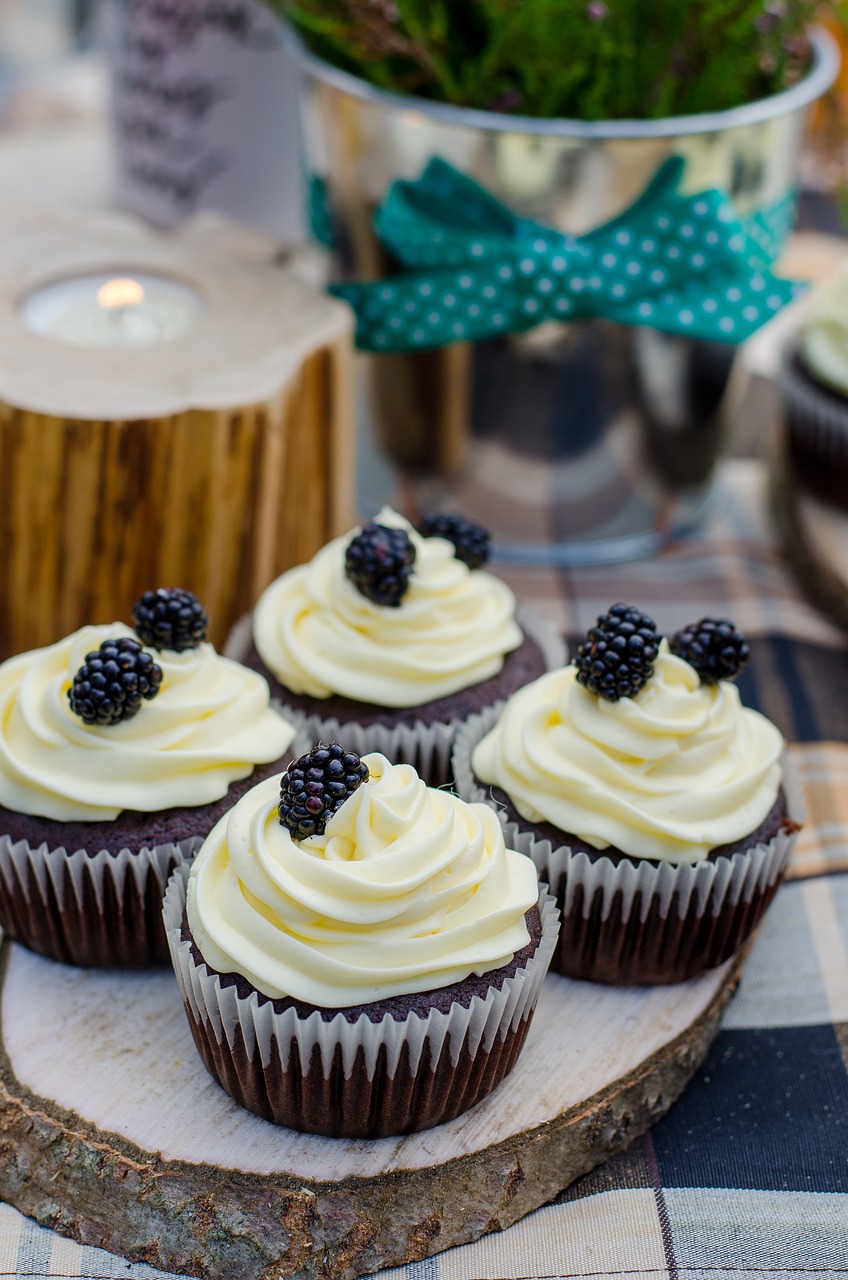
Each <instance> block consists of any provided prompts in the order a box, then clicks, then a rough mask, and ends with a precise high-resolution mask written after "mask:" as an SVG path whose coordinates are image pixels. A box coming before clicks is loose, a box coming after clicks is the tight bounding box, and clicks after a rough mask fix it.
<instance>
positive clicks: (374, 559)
mask: <svg viewBox="0 0 848 1280" xmlns="http://www.w3.org/2000/svg"><path fill="white" fill-rule="evenodd" d="M414 563H415V547H414V546H413V545H412V543H411V541H410V539H409V534H408V533H407V532H406V530H405V529H389V528H387V527H386V525H383V524H374V523H371V524H366V525H365V526H364V528H363V530H362V532H361V533H358V534H357V535H356V537H355V538H354V539H353V540H352V541H351V542H349V543H348V546H347V550H346V551H345V573H346V574H347V576H348V578H350V580H351V582H352V583H353V585H354V586H355V587H356V589H357V591H358V592H359V593H360V595H363V596H365V597H366V599H368V600H372V601H373V602H374V604H384V605H389V606H391V607H392V608H397V606H398V605H399V604H400V602H401V600H402V599H403V596H404V592H405V591H406V588H407V587H408V585H409V575H410V573H411V572H412V566H413V564H414Z"/></svg>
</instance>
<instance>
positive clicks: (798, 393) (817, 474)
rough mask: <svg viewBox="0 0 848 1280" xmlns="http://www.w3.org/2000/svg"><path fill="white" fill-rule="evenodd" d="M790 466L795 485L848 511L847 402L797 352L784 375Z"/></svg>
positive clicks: (787, 362) (786, 362)
mask: <svg viewBox="0 0 848 1280" xmlns="http://www.w3.org/2000/svg"><path fill="white" fill-rule="evenodd" d="M779 383H780V390H781V393H782V396H783V416H784V421H785V425H786V434H787V446H788V449H787V451H788V456H789V466H790V470H791V473H792V475H793V476H794V478H795V480H796V481H798V482H799V483H800V484H801V485H802V486H803V487H804V488H806V489H808V490H809V492H810V493H813V494H815V496H816V497H818V498H821V499H822V500H823V501H824V502H828V503H830V504H831V505H832V506H836V507H840V508H841V509H842V510H843V511H844V510H848V399H846V397H845V396H843V395H840V393H839V392H838V391H835V390H832V389H831V388H830V387H826V386H824V384H823V383H820V382H818V381H816V379H815V378H814V377H813V376H812V374H810V373H809V372H808V371H807V368H806V366H805V365H804V362H803V360H802V359H801V357H800V355H799V354H798V353H797V352H790V353H788V354H787V356H786V358H785V359H784V362H783V365H782V367H781V370H780V378H779Z"/></svg>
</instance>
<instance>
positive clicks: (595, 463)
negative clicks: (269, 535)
mask: <svg viewBox="0 0 848 1280" xmlns="http://www.w3.org/2000/svg"><path fill="white" fill-rule="evenodd" d="M813 48H814V60H813V65H812V66H811V68H810V71H809V72H808V74H807V76H806V77H805V78H804V79H803V80H802V81H800V82H799V83H798V84H796V85H795V86H793V87H792V88H791V89H789V90H786V91H785V92H783V93H780V94H776V95H774V96H773V97H770V98H766V99H762V100H760V101H757V102H752V103H749V104H747V105H745V106H742V107H737V108H734V109H733V110H728V111H723V112H717V113H715V114H711V115H697V116H688V117H677V118H669V119H664V120H651V121H638V120H619V121H601V122H592V123H587V122H581V121H577V120H534V119H529V118H525V117H515V116H509V117H506V116H503V115H498V114H494V113H487V112H481V111H473V110H465V109H460V108H455V107H451V106H448V105H446V104H443V103H434V102H427V101H424V100H422V99H418V98H407V97H403V96H399V95H394V94H391V93H385V92H382V91H380V90H378V89H375V88H373V87H372V86H371V85H368V84H366V83H365V82H363V81H361V80H359V79H357V78H356V77H353V76H351V75H348V74H346V73H345V72H343V71H340V70H338V69H337V68H335V67H332V66H329V65H327V64H326V63H323V62H321V61H319V60H318V59H316V58H314V57H313V56H312V55H310V54H309V53H307V52H306V51H305V50H303V49H302V48H300V47H298V56H299V62H300V66H301V69H302V82H303V107H304V112H303V118H304V132H305V153H306V163H307V169H308V175H309V178H310V181H311V183H312V187H313V190H317V191H319V192H321V193H322V194H323V196H324V197H325V199H326V205H325V207H324V208H323V210H322V212H323V214H324V215H325V216H326V218H327V219H328V222H327V226H328V228H330V229H331V230H332V236H333V245H334V259H335V267H334V269H335V273H336V278H338V279H342V280H345V279H348V280H349V279H376V278H379V277H381V276H384V275H386V274H389V273H390V272H391V271H392V270H393V269H394V264H393V263H392V262H391V260H390V259H388V257H387V255H386V252H385V250H384V249H383V248H382V247H381V246H380V244H379V242H378V240H377V238H376V236H375V234H374V231H373V226H372V219H373V215H374V212H375V210H376V208H377V207H378V205H379V204H380V202H381V201H382V200H383V198H384V196H385V195H386V192H387V190H388V188H389V186H390V184H391V183H392V182H393V181H394V180H395V179H397V178H415V177H417V176H418V175H419V174H420V173H421V172H422V170H423V168H424V166H425V164H426V163H427V162H428V161H429V160H430V159H432V158H433V157H440V158H442V159H443V160H446V161H448V162H449V163H450V164H452V165H453V166H455V167H456V168H458V169H459V170H461V171H462V172H463V173H464V174H467V175H469V176H470V177H472V178H473V179H475V180H476V181H477V182H479V183H480V184H482V185H483V186H484V187H485V188H486V189H487V190H488V191H489V192H491V193H492V194H493V195H494V196H495V197H497V198H498V199H499V200H501V201H502V202H503V203H504V204H505V205H506V206H507V207H508V208H509V209H510V210H511V211H512V212H513V213H515V214H516V215H519V216H521V217H529V218H533V219H535V220H536V221H538V222H541V223H544V224H545V225H547V226H549V227H552V228H555V229H557V230H559V231H561V232H565V233H570V234H580V233H583V232H585V231H587V230H589V229H591V228H593V227H596V226H598V225H599V224H601V223H603V222H605V221H607V220H608V219H610V218H612V217H614V216H616V215H617V214H619V213H620V212H621V211H622V210H623V209H625V208H627V206H628V205H629V204H631V202H632V201H634V200H635V199H636V197H637V196H638V195H639V194H640V193H641V192H642V190H643V189H644V188H645V186H646V184H647V183H648V181H649V180H650V178H651V177H652V176H653V174H654V173H655V172H656V171H657V170H658V168H659V166H660V165H661V164H662V162H663V161H664V160H666V159H667V158H668V157H669V156H672V155H677V156H681V157H683V159H684V161H685V167H684V171H683V180H682V186H681V190H682V191H685V192H691V193H695V192H698V191H702V190H706V189H708V188H715V187H720V188H723V189H724V190H726V191H727V192H728V193H729V194H730V195H731V196H732V198H733V201H734V204H735V206H736V209H737V211H738V213H739V214H740V216H744V215H747V214H752V213H754V212H756V211H766V210H768V209H771V208H775V207H779V206H780V204H781V202H782V203H783V205H784V207H785V205H786V198H787V196H791V193H792V192H793V191H794V187H795V183H796V180H797V170H798V158H799V151H800V146H801V140H802V131H803V124H804V115H805V110H806V108H807V107H808V106H809V105H810V103H812V102H813V101H814V100H815V99H816V98H817V97H819V96H820V95H821V94H822V93H823V92H824V91H825V89H826V88H827V87H828V86H829V85H830V84H831V82H832V81H833V79H834V77H835V75H836V71H837V68H838V64H839V56H838V52H837V50H836V46H835V42H834V41H833V40H832V38H831V37H830V36H829V35H828V34H827V33H825V32H819V31H817V32H815V33H814V34H813ZM735 351H736V348H735V347H734V346H733V345H729V344H724V343H713V342H706V341H703V340H696V339H691V338H687V337H680V336H676V335H674V336H670V335H667V334H663V333H660V332H658V331H656V330H654V329H650V328H629V327H626V326H623V325H618V324H614V323H612V322H611V321H608V320H605V319H592V320H582V321H577V322H574V323H571V324H560V323H554V322H549V323H546V324H543V325H541V326H539V327H538V328H536V329H535V330H531V331H530V332H528V333H525V334H520V335H519V334H513V335H505V336H503V337H498V338H494V339H491V340H487V341H484V342H477V343H473V344H472V343H461V342H457V343H453V344H451V345H450V346H446V347H442V348H439V349H437V350H435V351H431V352H420V353H415V354H408V355H407V354H389V355H376V356H373V357H369V358H368V362H367V363H368V366H369V367H368V371H367V373H368V384H369V386H368V392H369V394H368V403H369V406H370V408H369V411H368V415H367V416H368V417H369V419H370V421H369V423H368V424H367V426H369V427H370V428H371V429H372V434H371V435H370V436H369V434H368V433H367V432H366V436H365V441H364V447H363V452H362V455H361V459H360V477H359V493H360V506H361V509H362V514H363V515H370V514H372V512H373V510H374V509H376V507H377V506H378V505H379V504H380V502H381V501H382V500H383V499H387V498H388V499H391V500H393V501H395V502H396V503H398V504H399V505H401V506H404V507H405V508H406V509H407V512H408V514H410V515H412V516H414V515H415V514H417V512H416V508H421V507H426V508H428V509H434V508H441V509H444V510H458V511H461V512H462V513H463V514H465V515H467V516H470V517H472V518H475V519H480V520H481V521H482V522H483V523H486V524H488V525H489V527H490V528H491V529H492V532H493V534H494V537H495V544H496V545H495V551H496V555H497V556H499V557H500V558H501V559H502V560H505V561H513V562H530V563H532V562H537V563H554V564H580V563H591V562H600V561H604V560H614V559H623V558H628V557H634V556H640V555H645V554H649V553H651V552H652V551H654V550H656V549H657V548H658V547H659V546H660V545H662V543H663V541H664V540H665V539H666V538H667V537H668V536H670V535H673V534H677V533H679V532H681V531H682V530H685V529H687V528H692V527H694V526H697V524H698V522H699V521H700V520H701V519H702V518H703V516H704V514H705V511H706V510H708V508H709V494H710V489H711V478H712V474H713V469H714V466H715V463H716V460H717V458H718V456H719V454H720V452H721V448H722V443H723V439H724V435H725V429H726V424H727V417H728V411H729V406H730V405H731V404H732V403H733V400H734V396H733V387H734V383H735V382H736V381H737V379H736V378H735V377H732V376H731V374H732V371H733V368H734V355H735ZM369 439H371V440H373V441H376V444H377V448H378V451H379V452H381V453H382V454H383V457H384V458H385V457H388V459H390V460H391V463H392V467H393V471H392V484H393V486H394V490H395V491H394V492H393V493H392V492H388V491H387V484H386V481H385V476H386V474H387V473H386V468H385V467H384V466H381V465H379V459H378V457H377V455H375V454H373V453H369V443H368V442H369Z"/></svg>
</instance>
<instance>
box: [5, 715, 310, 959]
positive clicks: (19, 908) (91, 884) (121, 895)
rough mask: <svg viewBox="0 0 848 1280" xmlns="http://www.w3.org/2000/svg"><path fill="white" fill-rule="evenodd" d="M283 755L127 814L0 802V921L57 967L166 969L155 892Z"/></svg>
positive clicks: (276, 769) (272, 770)
mask: <svg viewBox="0 0 848 1280" xmlns="http://www.w3.org/2000/svg"><path fill="white" fill-rule="evenodd" d="M298 742H299V740H298ZM297 745H298V743H293V744H292V747H293V748H294V747H296V746H297ZM292 758H293V757H292V752H291V751H289V752H288V753H287V754H286V756H284V757H283V758H282V759H280V760H275V761H273V762H272V763H270V764H263V765H257V767H256V768H255V769H254V770H253V773H252V774H251V775H250V776H249V777H247V778H243V779H240V780H239V781H237V782H234V783H232V784H231V786H230V787H229V789H228V791H227V793H226V795H225V796H222V797H221V799H220V800H217V801H215V802H214V803H213V804H208V805H202V806H200V807H198V808H191V807H183V808H176V809H164V810H162V811H160V812H158V813H148V814H145V813H136V812H134V811H129V810H128V811H126V812H124V813H121V814H119V815H118V817H117V818H116V819H115V820H114V822H67V823H63V822H57V821H54V820H53V819H50V818H40V817H36V816H33V815H31V814H23V813H16V812H14V811H12V810H10V809H5V808H3V807H2V806H0V830H2V831H4V832H5V834H4V835H0V926H2V928H3V929H4V930H5V932H6V933H7V934H8V936H9V937H10V938H14V939H15V941H16V942H21V943H23V945H24V946H26V947H29V949H30V950H31V951H37V952H38V953H39V955H43V956H47V958H48V959H50V960H59V961H61V962H62V963H64V964H75V965H80V966H82V967H91V968H111V967H138V966H144V965H166V964H167V963H168V959H169V952H168V943H167V941H166V939H165V930H164V928H163V925H162V898H163V895H164V893H165V887H166V885H167V883H168V878H169V876H170V875H171V873H172V871H173V870H174V869H175V868H176V867H178V866H180V865H182V864H183V863H184V862H190V861H191V859H192V858H193V857H194V855H195V854H196V853H197V851H198V849H199V848H200V846H201V844H202V843H203V841H204V839H205V837H206V836H207V835H208V833H209V832H210V831H211V829H212V827H213V826H214V825H215V823H216V822H217V821H218V819H219V818H220V817H221V816H222V815H223V814H224V813H225V812H226V811H227V809H229V808H231V807H232V805H234V804H235V803H236V801H237V800H238V799H240V797H241V796H242V795H244V793H245V792H246V791H247V790H248V789H249V788H250V787H252V786H254V785H255V784H256V783H257V782H260V781H262V779H263V778H266V777H270V776H271V775H272V774H274V773H279V772H281V771H282V769H283V768H284V765H285V763H286V762H288V761H290V760H291V759H292Z"/></svg>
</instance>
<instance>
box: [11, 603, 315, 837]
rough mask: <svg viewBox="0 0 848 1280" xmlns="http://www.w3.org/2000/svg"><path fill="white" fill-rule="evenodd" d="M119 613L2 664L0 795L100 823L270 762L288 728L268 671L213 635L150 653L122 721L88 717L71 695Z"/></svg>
mask: <svg viewBox="0 0 848 1280" xmlns="http://www.w3.org/2000/svg"><path fill="white" fill-rule="evenodd" d="M116 636H132V637H134V638H136V639H137V637H136V636H135V632H133V631H131V630H130V629H129V627H126V626H124V624H123V623H120V622H115V623H112V625H111V626H96V627H83V628H82V629H81V630H80V631H76V632H74V633H73V635H70V636H67V637H66V638H65V639H64V640H60V641H59V642H58V643H57V644H54V645H50V646H49V647H48V648H45V649H34V650H32V651H31V652H28V653H22V654H19V655H18V656H17V657H15V658H10V659H9V660H8V661H7V662H4V663H3V664H2V665H0V804H3V805H5V807H6V808H7V809H14V810H16V811H17V812H18V813H28V814H34V815H37V816H38V817H41V818H56V819H58V820H59V821H64V822H88V821H93V822H100V821H109V820H111V819H113V818H116V817H117V816H118V814H119V813H121V812H122V810H124V809H136V810H140V811H142V812H144V813H150V812H155V811H157V810H159V809H171V808H176V807H178V806H183V805H192V806H196V805H204V804H210V803H211V802H212V801H214V800H220V799H221V797H222V796H224V795H226V793H227V789H228V787H229V785H230V783H231V782H235V781H236V780H237V779H239V778H246V777H247V776H248V775H249V774H250V773H252V771H253V767H254V765H256V764H261V763H270V762H271V761H272V760H278V759H279V758H280V756H282V755H283V753H284V752H285V750H286V748H287V747H288V746H289V744H290V743H291V741H292V738H293V737H294V730H293V729H292V727H291V725H289V724H288V722H287V721H285V720H284V719H283V718H282V716H280V715H278V714H277V713H276V712H275V711H273V710H272V709H271V707H270V704H269V690H268V684H267V681H265V680H263V679H262V677H261V676H259V675H257V674H256V672H254V671H249V670H248V669H247V668H246V667H243V666H241V665H240V664H239V663H237V662H232V661H230V660H229V659H228V658H223V657H220V656H219V655H218V654H217V653H216V652H215V650H214V648H213V647H212V645H211V644H201V645H200V646H199V647H198V648H196V649H188V650H186V651H185V652H183V653H177V652H175V651H170V650H164V651H162V652H158V651H157V652H156V653H155V654H154V657H155V659H156V662H157V663H158V665H159V666H160V667H161V668H162V684H161V686H160V689H159V692H158V694H157V695H156V697H155V698H153V699H151V701H150V702H143V703H142V705H141V709H140V711H138V713H137V714H136V715H135V716H133V717H132V718H131V719H129V720H122V721H120V722H119V723H118V724H113V725H88V724H85V723H84V722H83V721H82V720H81V719H80V718H79V717H78V716H76V715H75V714H74V713H73V712H72V711H71V708H70V704H69V702H68V689H69V688H70V686H71V682H72V680H73V677H74V675H75V674H76V672H77V671H78V670H79V668H80V667H81V666H82V664H83V662H84V661H85V657H86V654H88V653H91V652H92V651H93V650H96V649H97V648H99V646H100V645H101V644H102V642H103V641H104V640H106V639H108V638H109V637H116Z"/></svg>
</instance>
